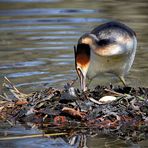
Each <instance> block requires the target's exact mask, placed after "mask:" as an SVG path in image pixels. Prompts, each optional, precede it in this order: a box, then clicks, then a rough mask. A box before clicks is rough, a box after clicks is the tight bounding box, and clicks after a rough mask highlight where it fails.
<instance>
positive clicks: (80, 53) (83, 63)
mask: <svg viewBox="0 0 148 148" xmlns="http://www.w3.org/2000/svg"><path fill="white" fill-rule="evenodd" d="M74 53H75V69H76V71H77V74H78V76H79V79H80V87H81V89H82V90H83V91H86V90H87V88H86V75H87V71H88V68H89V63H90V47H89V45H88V44H83V43H80V44H79V43H78V45H77V47H75V46H74Z"/></svg>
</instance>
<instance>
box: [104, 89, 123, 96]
mask: <svg viewBox="0 0 148 148" xmlns="http://www.w3.org/2000/svg"><path fill="white" fill-rule="evenodd" d="M104 90H105V91H107V92H110V93H112V94H114V95H117V96H124V94H121V93H118V92H115V91H113V90H110V89H107V88H105V89H104Z"/></svg>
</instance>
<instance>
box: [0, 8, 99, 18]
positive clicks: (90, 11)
mask: <svg viewBox="0 0 148 148" xmlns="http://www.w3.org/2000/svg"><path fill="white" fill-rule="evenodd" d="M93 13H96V10H94V9H51V8H50V9H48V8H44V9H43V8H38V9H36V8H34V9H16V10H15V9H12V10H0V14H1V16H26V15H27V16H31V15H34V16H41V15H48V16H50V15H59V14H60V15H73V14H77V15H78V14H81V15H82V14H93Z"/></svg>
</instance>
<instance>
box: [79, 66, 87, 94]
mask: <svg viewBox="0 0 148 148" xmlns="http://www.w3.org/2000/svg"><path fill="white" fill-rule="evenodd" d="M78 75H79V78H80V87H81V89H82V90H83V91H86V90H87V87H86V74H85V73H84V72H82V70H81V69H79V68H78Z"/></svg>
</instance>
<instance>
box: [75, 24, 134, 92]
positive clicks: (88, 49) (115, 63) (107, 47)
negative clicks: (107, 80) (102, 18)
mask: <svg viewBox="0 0 148 148" xmlns="http://www.w3.org/2000/svg"><path fill="white" fill-rule="evenodd" d="M136 47H137V39H136V34H135V32H134V31H133V30H132V29H130V28H129V27H127V26H126V25H124V24H122V23H119V22H109V23H105V24H102V25H100V26H98V27H96V28H95V29H93V30H92V31H91V32H90V33H86V34H84V35H82V36H81V37H80V39H79V40H78V44H77V47H75V46H74V51H75V68H76V71H77V73H78V76H79V78H80V87H81V89H82V90H83V91H85V90H86V89H87V88H86V77H88V78H89V79H91V80H92V79H93V78H95V77H97V76H98V75H99V74H100V73H111V74H114V75H116V76H117V77H119V79H120V80H121V81H122V83H123V84H124V85H125V80H124V76H125V75H126V74H127V73H128V71H129V70H130V68H131V66H132V64H133V61H134V57H135V53H136Z"/></svg>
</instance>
